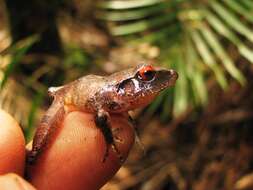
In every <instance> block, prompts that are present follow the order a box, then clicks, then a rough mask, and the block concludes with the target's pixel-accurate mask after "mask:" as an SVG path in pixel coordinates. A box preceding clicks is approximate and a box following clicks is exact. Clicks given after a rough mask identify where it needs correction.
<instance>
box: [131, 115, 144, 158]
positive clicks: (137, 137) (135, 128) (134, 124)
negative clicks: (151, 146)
mask: <svg viewBox="0 0 253 190" xmlns="http://www.w3.org/2000/svg"><path fill="white" fill-rule="evenodd" d="M127 117H128V122H129V123H130V125H131V126H132V127H133V129H134V134H135V143H137V144H138V145H139V147H140V148H141V150H142V152H143V154H144V155H145V154H146V151H145V147H144V145H143V144H142V142H141V140H140V138H139V135H138V129H137V127H136V121H135V120H134V119H133V118H132V117H131V115H129V113H128V114H127Z"/></svg>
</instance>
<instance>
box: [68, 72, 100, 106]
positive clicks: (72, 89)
mask: <svg viewBox="0 0 253 190" xmlns="http://www.w3.org/2000/svg"><path fill="white" fill-rule="evenodd" d="M104 84H105V80H104V77H102V76H98V75H87V76H84V77H82V78H79V79H77V80H76V81H73V82H72V83H70V84H68V85H66V86H64V91H65V92H64V95H63V96H64V99H65V102H66V103H67V104H68V103H69V104H73V105H74V106H77V107H78V108H79V109H82V110H86V111H89V109H90V108H88V107H87V102H90V101H92V100H93V99H94V96H95V94H97V93H98V92H99V91H101V89H102V87H103V86H104Z"/></svg>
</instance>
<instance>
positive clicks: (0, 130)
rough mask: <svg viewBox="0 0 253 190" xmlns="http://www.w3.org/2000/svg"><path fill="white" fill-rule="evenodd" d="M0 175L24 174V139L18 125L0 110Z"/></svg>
mask: <svg viewBox="0 0 253 190" xmlns="http://www.w3.org/2000/svg"><path fill="white" fill-rule="evenodd" d="M0 121H1V124H0V137H1V138H0V150H1V151H0V175H1V174H5V173H9V172H13V173H17V174H19V175H23V173H24V161H25V139H24V135H23V132H22V130H21V128H20V126H19V125H18V123H17V122H16V121H15V120H14V119H13V117H11V116H10V115H9V114H7V113H6V112H5V111H3V110H0Z"/></svg>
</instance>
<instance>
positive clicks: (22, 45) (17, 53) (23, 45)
mask: <svg viewBox="0 0 253 190" xmlns="http://www.w3.org/2000/svg"><path fill="white" fill-rule="evenodd" d="M38 40H39V36H38V35H33V36H30V37H28V38H25V39H24V40H22V41H20V42H18V43H17V44H16V46H14V47H12V48H11V49H10V51H11V52H12V51H13V52H12V53H13V54H12V59H11V62H10V63H9V64H8V65H7V67H6V70H5V71H4V76H3V79H2V81H1V85H0V88H1V89H2V88H3V87H4V85H5V83H6V81H7V79H8V77H9V76H10V74H11V72H12V71H13V70H14V68H15V67H16V65H17V64H18V63H19V62H20V61H21V59H22V58H23V56H24V55H25V54H26V52H27V51H28V50H29V49H30V48H31V47H32V45H33V44H34V43H35V42H37V41H38Z"/></svg>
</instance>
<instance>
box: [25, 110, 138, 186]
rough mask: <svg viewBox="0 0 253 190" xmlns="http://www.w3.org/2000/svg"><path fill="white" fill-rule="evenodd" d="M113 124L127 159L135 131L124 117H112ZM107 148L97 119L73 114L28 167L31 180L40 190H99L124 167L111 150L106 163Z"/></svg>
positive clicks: (79, 113) (119, 144)
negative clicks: (35, 160)
mask: <svg viewBox="0 0 253 190" xmlns="http://www.w3.org/2000/svg"><path fill="white" fill-rule="evenodd" d="M111 124H112V128H117V129H119V132H118V133H117V136H118V137H119V138H120V139H122V140H123V142H122V143H116V144H117V147H118V148H119V150H120V152H121V153H122V155H123V157H124V158H126V157H127V155H128V153H129V150H130V148H131V147H132V145H133V143H134V131H133V128H132V127H131V126H130V125H129V123H128V120H127V118H126V117H123V116H122V115H112V116H111ZM105 148H106V144H105V141H104V137H103V135H102V133H101V131H100V130H99V129H98V128H97V127H96V126H95V123H94V115H92V114H87V113H82V112H71V113H69V114H68V115H67V116H66V117H65V119H64V122H63V124H62V125H61V126H60V129H59V130H58V131H57V133H56V135H55V136H54V137H52V141H51V142H50V143H49V146H48V147H47V148H46V150H45V151H44V152H43V153H42V154H41V155H40V157H39V159H38V160H37V162H36V163H35V165H34V166H29V167H28V177H29V178H28V180H30V182H31V183H32V184H33V185H34V186H35V187H36V188H38V189H47V190H51V189H58V190H61V189H75V190H79V189H80V190H81V189H89V190H95V189H99V188H100V187H101V186H103V185H104V184H105V183H106V182H107V181H108V180H109V179H110V178H111V177H112V176H113V175H114V174H115V173H116V172H117V170H118V169H119V168H120V166H121V163H120V161H119V159H118V157H117V155H116V154H115V152H113V151H112V149H111V148H110V150H109V156H108V157H107V159H106V161H105V162H104V163H103V162H102V160H103V157H104V154H105Z"/></svg>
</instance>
